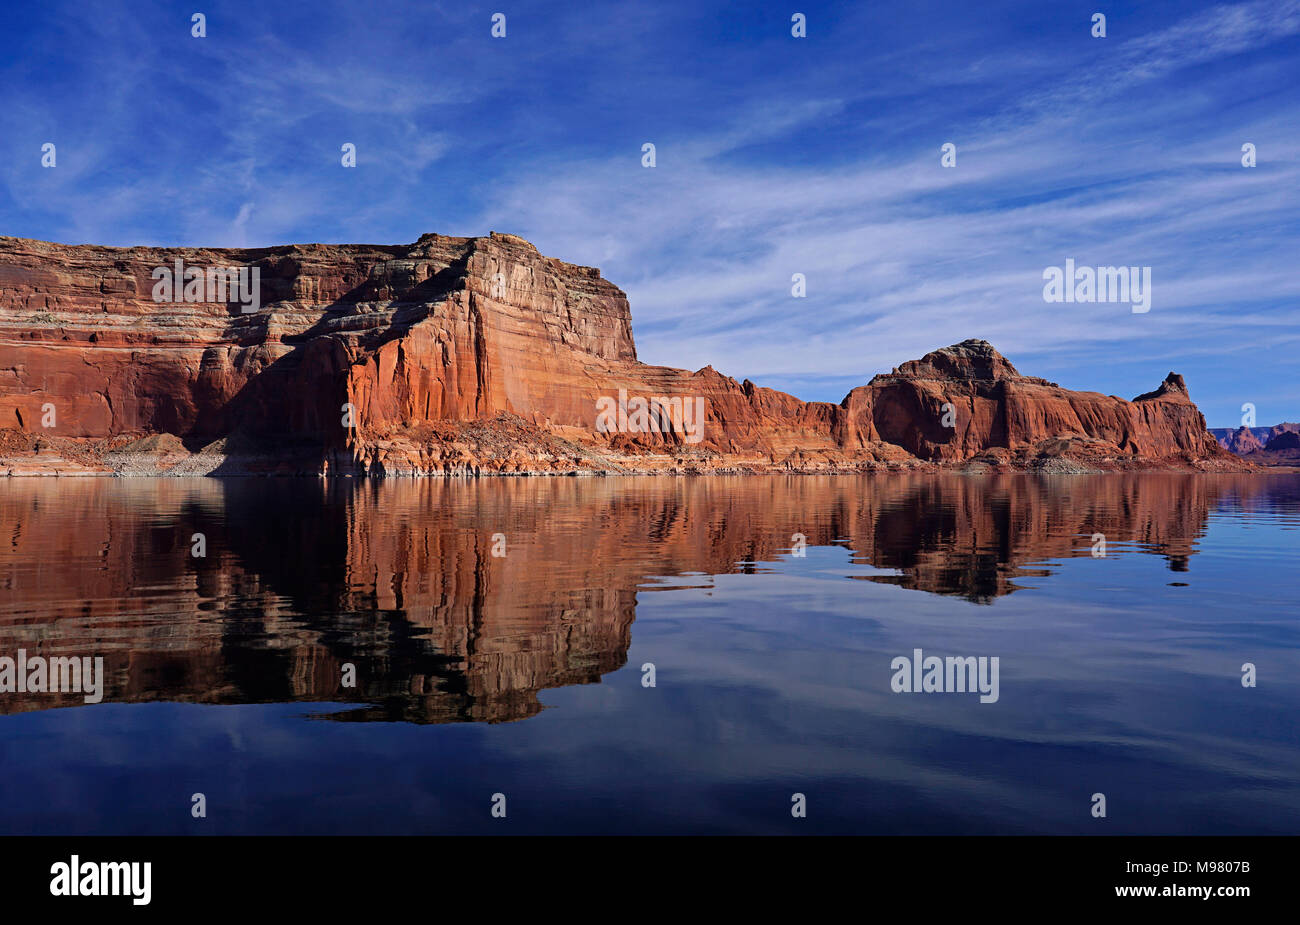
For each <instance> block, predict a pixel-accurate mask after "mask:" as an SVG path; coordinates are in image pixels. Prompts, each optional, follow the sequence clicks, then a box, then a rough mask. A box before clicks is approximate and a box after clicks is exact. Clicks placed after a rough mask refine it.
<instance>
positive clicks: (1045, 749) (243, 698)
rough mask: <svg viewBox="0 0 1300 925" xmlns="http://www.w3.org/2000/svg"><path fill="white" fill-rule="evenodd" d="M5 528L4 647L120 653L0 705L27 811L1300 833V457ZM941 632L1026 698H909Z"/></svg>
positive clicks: (181, 503)
mask: <svg viewBox="0 0 1300 925" xmlns="http://www.w3.org/2000/svg"><path fill="white" fill-rule="evenodd" d="M0 512H2V513H3V520H0V528H2V529H3V532H2V533H0V540H3V542H0V656H14V655H15V654H16V652H17V650H18V649H20V648H23V649H25V650H26V651H27V653H28V654H29V656H30V655H36V654H39V655H42V656H45V657H49V656H59V655H78V656H100V657H102V658H103V659H104V671H105V675H106V679H105V690H104V699H103V702H102V703H99V704H93V705H91V704H85V703H84V697H83V696H82V695H80V694H51V693H18V692H8V693H0V793H2V794H3V796H4V799H3V801H0V832H3V833H6V834H12V833H41V834H60V833H105V834H109V833H112V834H116V833H122V834H127V833H363V832H365V833H412V834H414V833H453V832H499V833H506V832H510V833H541V832H557V833H566V832H576V833H597V832H626V833H649V832H708V833H724V832H738V833H743V832H764V833H782V832H788V833H810V832H859V833H994V834H1002V833H1008V834H1014V833H1096V834H1117V833H1145V834H1183V833H1296V832H1300V733H1298V732H1297V729H1298V726H1300V723H1298V721H1297V717H1300V709H1298V708H1300V604H1298V603H1297V595H1296V575H1297V564H1300V475H1295V474H1284V473H1274V474H1261V475H1241V476H1197V475H1167V474H1150V475H1119V474H1110V475H1096V476H1051V477H1048V476H1032V475H1017V476H957V475H924V476H920V475H903V474H895V475H880V476H870V477H869V476H863V477H856V476H855V477H850V476H842V477H825V478H820V477H789V478H786V477H757V476H751V477H735V478H731V477H708V478H668V477H664V478H581V479H578V478H557V479H492V480H481V481H472V482H470V481H444V480H420V481H389V482H384V483H352V482H343V483H325V482H321V481H315V480H292V479H281V480H276V479H264V480H263V479H228V480H203V479H195V480H182V479H156V480H155V479H122V480H100V479H40V480H34V479H33V480H25V479H8V480H4V481H3V482H0ZM195 533H202V534H203V535H204V538H205V542H206V555H205V556H203V557H195V556H193V555H192V554H191V553H192V542H193V536H194V534H195ZM497 534H500V535H501V536H495V535H497ZM1096 534H1101V535H1102V536H1103V537H1104V542H1105V555H1104V556H1098V555H1094V550H1095V549H1097V550H1098V551H1100V550H1099V547H1098V544H1097V543H1096V542H1095V541H1094V535H1096ZM797 535H798V536H797ZM800 536H801V537H803V542H806V548H803V549H801V548H800V547H801V545H802V543H801V541H800V538H799V537H800ZM494 537H495V538H494ZM494 552H496V553H501V552H504V555H494ZM800 552H802V553H803V554H802V555H800V554H799V553H800ZM916 648H920V649H922V650H923V652H924V653H925V654H926V655H931V654H933V655H938V656H989V657H991V656H996V657H998V659H999V664H1000V678H999V698H998V700H997V702H995V703H981V702H980V698H979V696H978V694H970V693H895V692H894V691H893V690H892V688H891V679H892V678H893V677H894V671H893V670H892V669H891V662H892V660H893V659H894V658H895V657H897V656H909V657H910V656H911V655H912V652H913V650H914V649H916ZM1246 663H1250V664H1252V665H1254V666H1255V671H1256V674H1257V684H1256V686H1254V687H1246V686H1243V684H1242V674H1243V672H1242V666H1243V665H1244V664H1246ZM647 664H653V666H654V675H655V686H654V687H646V686H644V685H643V678H644V677H646V674H647V673H646V672H645V671H643V667H642V666H644V665H647ZM347 665H352V666H354V667H355V674H356V686H355V687H346V686H344V685H343V683H342V680H343V676H344V672H345V666H347ZM195 793H203V794H204V795H205V797H206V801H207V816H206V818H200V819H196V818H194V817H193V816H192V814H191V797H192V795H193V794H195ZM498 793H499V794H503V795H504V796H505V802H506V816H505V818H495V817H493V815H492V813H491V808H492V805H493V794H498ZM795 793H800V794H803V795H804V797H805V799H806V803H807V817H806V818H795V817H794V816H793V815H792V813H791V806H792V795H793V794H795ZM1095 793H1102V794H1104V795H1105V798H1106V817H1105V818H1095V817H1094V816H1093V814H1092V807H1093V799H1092V796H1093V794H1095Z"/></svg>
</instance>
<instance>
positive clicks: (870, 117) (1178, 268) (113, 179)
mask: <svg viewBox="0 0 1300 925" xmlns="http://www.w3.org/2000/svg"><path fill="white" fill-rule="evenodd" d="M196 11H200V12H203V13H204V14H205V15H206V16H207V30H208V35H207V37H206V38H202V39H196V38H192V37H191V36H190V17H191V14H192V13H194V12H196ZM498 11H499V12H503V13H505V14H506V37H505V38H504V39H494V38H492V37H491V35H490V28H491V16H492V14H493V13H494V12H498ZM796 11H798V12H802V13H804V14H806V16H807V23H808V26H807V31H808V36H807V38H804V39H796V38H793V37H792V36H791V35H790V17H791V14H792V13H793V12H796ZM1098 11H1100V12H1103V13H1105V14H1106V16H1107V33H1108V34H1107V37H1106V38H1104V39H1101V38H1093V37H1092V35H1091V34H1090V31H1091V18H1092V14H1093V13H1094V12H1098ZM0 82H2V84H3V87H4V101H5V105H4V106H3V107H0V152H2V154H3V157H0V234H7V235H14V236H19V237H27V238H39V239H43V240H52V241H59V242H65V243H93V244H106V245H119V246H126V245H133V244H152V245H214V246H241V245H247V246H261V245H270V244H284V243H306V242H315V241H323V242H337V243H407V242H410V241H414V240H415V239H416V238H417V237H418V236H419V235H421V234H423V233H425V232H430V231H436V232H440V233H444V234H459V235H476V234H486V233H487V232H488V231H489V230H494V231H508V232H512V233H516V234H520V235H523V236H525V237H527V238H528V239H529V240H531V241H533V242H534V243H535V244H537V246H538V247H539V249H540V250H541V251H542V252H543V253H544V254H548V255H550V256H554V257H559V258H561V259H564V260H567V261H570V262H573V263H581V264H589V265H594V266H599V267H601V268H602V271H603V272H604V275H605V276H606V277H608V278H609V279H611V280H612V281H613V282H615V283H616V284H618V285H619V286H621V287H622V288H623V289H625V290H626V291H627V293H628V295H629V298H630V299H631V303H632V317H633V328H634V332H635V335H636V338H637V344H638V349H639V353H640V356H641V359H643V360H645V361H647V362H652V363H661V364H664V365H671V366H680V367H686V368H690V369H696V368H699V367H701V366H704V365H706V364H712V365H713V366H714V367H715V368H717V369H719V370H720V371H722V372H725V373H727V374H729V375H732V376H735V377H737V378H746V377H748V378H751V379H753V380H754V381H756V382H758V383H760V384H763V385H770V386H773V387H776V388H781V389H785V390H787V391H790V392H792V393H794V394H796V395H798V396H800V397H801V398H807V399H824V400H831V401H838V400H839V399H840V398H842V397H843V395H844V394H845V393H846V392H847V391H848V390H849V389H850V388H852V387H853V386H855V385H859V384H862V383H864V382H866V381H867V380H868V379H870V377H871V376H872V375H873V374H875V373H877V372H881V371H887V370H888V369H889V368H891V367H893V366H895V365H897V364H898V363H900V362H902V361H904V360H907V359H911V358H915V357H918V356H920V355H922V354H923V353H925V352H926V351H928V350H930V349H933V348H935V347H938V346H942V345H946V344H949V343H953V342H956V341H959V340H963V339H965V338H967V337H983V338H985V339H987V340H989V341H991V342H992V343H993V344H994V345H995V346H996V347H998V348H999V349H1000V350H1001V351H1002V352H1003V353H1005V354H1006V355H1007V356H1008V357H1009V358H1010V359H1011V360H1012V361H1013V362H1014V363H1015V364H1016V365H1017V366H1018V367H1019V368H1020V370H1021V371H1022V372H1025V373H1029V374H1033V375H1041V376H1045V377H1047V378H1049V379H1053V380H1055V381H1058V382H1060V383H1061V384H1063V385H1066V386H1068V387H1071V388H1079V389H1094V390H1097V391H1101V392H1106V393H1113V394H1118V395H1122V396H1124V397H1132V396H1134V395H1136V394H1138V393H1140V392H1144V391H1147V390H1149V389H1152V388H1154V387H1155V386H1156V385H1157V384H1158V382H1159V381H1160V379H1162V378H1163V377H1164V375H1165V373H1167V372H1169V371H1170V370H1175V371H1177V372H1180V373H1183V374H1184V375H1185V376H1186V378H1187V381H1188V385H1189V387H1190V389H1191V392H1192V397H1193V398H1194V399H1195V400H1196V401H1197V402H1198V404H1200V406H1201V407H1202V409H1203V410H1204V411H1205V412H1206V416H1207V419H1208V422H1209V424H1210V425H1211V426H1230V425H1236V424H1238V423H1239V422H1240V416H1241V415H1240V407H1241V405H1242V403H1243V402H1252V403H1254V404H1255V405H1256V407H1257V409H1258V420H1259V423H1260V424H1271V423H1275V422H1277V421H1281V420H1284V419H1285V420H1300V383H1297V353H1298V350H1297V348H1298V347H1300V266H1298V265H1300V208H1298V207H1300V182H1298V181H1300V90H1298V89H1297V88H1298V87H1300V0H1254V2H1245V3H1228V4H1222V5H1220V4H1211V3H1205V4H1201V3H1195V2H1150V3H1142V4H1128V3H1118V4H1117V3H1102V2H1091V3H1087V4H1084V3H1074V2H1038V3H998V2H986V3H979V4H973V3H970V2H969V0H950V2H935V3H928V2H908V3H899V4H893V5H886V4H876V3H865V2H864V3H843V4H821V3H818V4H809V3H804V2H803V0H791V2H786V3H782V4H772V3H749V4H743V3H711V2H706V0H691V2H684V3H678V2H673V0H655V2H647V3H631V2H629V3H616V4H615V3H609V4H606V3H597V4H558V3H557V4H539V3H518V2H514V0H494V2H492V3H490V4H487V5H476V4H473V3H441V2H428V0H426V2H420V3H410V4H405V3H388V2H381V0H376V2H370V3H357V2H312V3H292V2H288V3H286V2H278V0H277V2H275V3H258V4H254V3H242V2H240V3H235V2H207V0H190V2H187V3H184V4H179V3H148V2H132V3H116V2H111V0H109V2H96V3H95V4H72V3H58V2H46V3H39V4H37V3H32V4H23V5H21V6H18V5H14V4H10V5H8V6H6V7H5V8H4V9H3V10H2V11H0ZM45 142H54V143H55V144H56V145H57V156H58V165H57V167H55V168H54V169H45V168H42V167H41V164H40V157H41V145H42V144H44V143H45ZM344 142H351V143H354V144H355V145H356V146H357V167H356V168H355V169H346V168H343V167H342V166H341V164H340V157H341V154H340V146H341V145H342V144H343V143H344ZM646 142H651V143H653V144H655V145H656V153H657V165H656V166H655V167H654V168H653V169H647V168H644V167H642V166H641V145H642V144H644V143H646ZM945 142H952V143H954V144H956V145H957V166H956V167H954V168H951V169H945V168H943V167H941V166H940V147H941V145H943V144H944V143H945ZM1246 142H1250V143H1252V144H1254V145H1255V146H1256V149H1257V152H1258V154H1257V156H1258V166H1256V167H1254V168H1245V167H1242V166H1241V146H1242V144H1243V143H1246ZM1066 258H1074V259H1075V260H1076V262H1077V263H1078V264H1079V265H1093V266H1096V265H1136V266H1150V267H1152V279H1153V294H1152V303H1151V310H1150V311H1149V312H1148V313H1146V314H1134V313H1132V312H1131V310H1130V308H1129V306H1127V305H1123V304H1049V303H1045V302H1044V301H1043V297H1042V289H1043V280H1042V274H1043V270H1044V268H1046V267H1049V266H1062V265H1063V264H1064V261H1065V259H1066ZM793 273H803V274H805V276H806V277H807V287H808V296H807V298H805V299H794V298H792V297H791V295H790V285H791V284H790V278H791V275H792V274H793Z"/></svg>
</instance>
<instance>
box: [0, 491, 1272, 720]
mask: <svg viewBox="0 0 1300 925" xmlns="http://www.w3.org/2000/svg"><path fill="white" fill-rule="evenodd" d="M1294 484H1295V483H1294V481H1289V482H1288V481H1279V480H1270V479H1268V478H1266V477H1256V476H1194V475H1163V474H1162V475H1155V474H1153V475H1137V474H1111V475H1105V476H1096V477H1077V476H1076V477H1053V478H1036V477H1034V476H1028V475H1015V476H998V477H990V478H972V477H968V476H935V475H917V476H911V475H891V476H875V477H862V478H855V477H829V478H819V477H808V476H804V477H790V478H781V477H770V478H769V477H739V478H734V479H733V478H716V477H715V478H701V479H671V478H657V479H656V478H650V479H599V480H592V479H581V480H579V479H493V480H483V481H478V482H459V481H457V482H446V481H440V480H421V481H415V482H393V481H388V482H377V483H364V484H362V483H358V484H349V483H346V482H329V483H325V482H318V481H314V480H313V481H300V480H227V481H216V480H193V481H187V480H168V479H163V480H157V481H154V480H148V481H145V480H141V481H139V482H132V481H118V480H114V481H112V482H108V481H100V480H65V479H60V480H58V482H57V483H52V482H50V481H45V480H42V481H39V482H37V481H34V480H33V481H26V480H8V482H7V484H5V485H4V487H3V490H0V512H3V514H4V523H5V524H6V525H7V527H8V530H7V534H8V538H9V542H8V543H7V544H3V547H2V548H0V587H3V588H4V591H5V594H4V595H3V597H2V598H0V654H7V655H12V654H14V652H15V651H16V650H17V649H18V648H20V647H22V648H26V649H27V651H28V652H29V653H30V654H41V655H46V656H54V655H101V656H103V658H104V663H105V669H106V673H107V675H108V679H107V683H106V685H105V694H104V699H105V701H106V702H112V701H128V702H143V701H156V700H168V701H187V702H200V703H251V702H289V701H304V702H313V701H314V702H325V701H336V702H349V703H356V704H357V709H355V710H352V711H345V712H343V713H334V714H330V715H331V717H332V718H335V719H347V720H370V719H375V720H399V721H408V722H419V723H429V722H433V723H442V722H465V721H471V722H497V721H504V720H514V719H521V718H524V717H528V716H531V715H533V714H535V713H536V712H538V711H539V710H540V709H541V705H540V702H539V700H538V693H539V692H540V691H542V690H544V689H546V688H551V687H560V686H565V685H570V684H586V683H592V682H596V681H598V680H599V679H600V677H601V676H602V675H603V674H606V673H608V672H610V671H613V670H615V669H617V668H619V667H621V666H622V665H624V664H625V662H626V660H627V650H628V646H629V643H630V639H631V625H632V621H633V618H634V616H635V607H636V594H637V592H638V589H642V590H644V589H645V588H646V584H647V579H648V578H652V577H656V576H671V575H678V574H682V573H686V572H696V573H699V572H704V573H708V574H719V573H726V572H734V571H737V570H739V569H742V568H743V569H746V570H750V571H753V570H756V569H761V568H762V566H761V565H759V566H757V567H756V566H755V565H753V564H752V563H762V562H765V561H766V562H773V561H775V560H777V559H778V558H779V557H781V556H783V555H785V554H786V553H788V551H789V548H790V546H791V538H792V536H793V535H794V534H796V533H802V534H804V535H805V536H806V537H807V542H808V544H809V545H810V546H828V545H841V546H846V547H848V548H849V549H850V550H852V553H853V559H854V561H856V562H863V563H869V564H871V565H873V566H875V567H878V568H884V569H894V570H897V572H898V574H897V575H893V576H875V577H873V578H872V579H871V580H875V581H887V582H891V583H895V584H899V585H902V586H904V587H906V588H911V589H916V590H921V591H927V592H932V593H938V594H947V595H956V596H960V597H963V598H966V599H968V600H971V601H975V602H987V601H991V600H992V599H994V598H996V597H997V596H999V595H1003V594H1008V593H1011V592H1013V591H1014V590H1015V589H1016V585H1015V583H1014V580H1015V579H1016V578H1017V577H1018V576H1024V575H1029V574H1038V575H1047V574H1050V566H1049V565H1048V564H1045V563H1046V560H1051V559H1057V558H1062V557H1067V556H1088V555H1090V550H1091V540H1090V537H1091V535H1092V534H1094V533H1102V534H1104V535H1105V536H1106V538H1107V542H1108V544H1110V546H1111V549H1112V551H1115V550H1118V549H1119V548H1121V544H1135V545H1136V548H1139V549H1141V550H1143V551H1147V552H1154V553H1157V554H1160V555H1163V556H1165V557H1166V558H1167V560H1168V562H1169V567H1170V568H1171V569H1173V570H1175V571H1186V570H1187V569H1188V568H1189V562H1190V561H1191V558H1192V556H1193V554H1194V552H1195V546H1196V542H1197V539H1198V538H1199V537H1200V536H1201V534H1202V533H1203V531H1204V529H1205V525H1206V522H1207V518H1208V516H1209V514H1210V512H1211V511H1212V510H1213V509H1214V508H1215V507H1216V506H1217V505H1220V504H1224V503H1231V504H1240V505H1243V506H1252V507H1267V506H1268V505H1270V504H1272V503H1273V502H1274V501H1275V500H1280V499H1276V498H1274V495H1275V494H1276V493H1277V492H1279V491H1294V490H1295V489H1294ZM196 532H201V533H203V534H205V536H206V542H207V556H206V557H205V558H194V557H192V556H191V555H190V546H191V535H192V534H194V533H196ZM496 533H502V534H505V545H506V555H505V557H504V558H500V557H495V556H493V555H492V551H493V540H492V536H493V534H496ZM1112 554H1114V553H1113V552H1112ZM740 563H747V564H745V565H740ZM346 663H352V664H354V665H355V666H356V687H355V688H354V689H349V688H344V687H342V686H341V683H340V681H341V677H342V671H343V666H344V665H345V664H346ZM81 702H82V698H81V697H80V695H74V694H69V695H52V694H17V693H8V694H0V712H19V711H24V710H34V709H42V708H46V707H51V706H71V705H75V704H79V703H81Z"/></svg>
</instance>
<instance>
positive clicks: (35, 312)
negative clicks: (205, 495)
mask: <svg viewBox="0 0 1300 925" xmlns="http://www.w3.org/2000/svg"><path fill="white" fill-rule="evenodd" d="M178 260H179V261H182V262H183V265H184V266H187V267H197V268H213V269H230V268H248V269H249V270H250V271H254V270H255V271H256V273H255V274H251V273H250V275H255V277H256V278H257V280H258V286H259V291H258V293H257V297H256V298H254V299H253V300H252V302H253V304H256V305H258V306H259V307H258V309H257V310H256V311H253V312H245V311H244V310H243V308H244V306H241V304H239V303H238V302H235V301H234V300H233V299H232V301H230V302H228V303H219V302H218V303H213V302H176V301H173V302H157V301H155V299H154V286H155V279H156V278H157V277H156V276H155V271H156V270H158V269H159V268H165V267H172V266H174V265H176V261H178ZM620 396H622V399H621V400H620V404H622V403H624V402H625V403H626V405H627V408H626V409H625V410H626V411H627V412H628V413H626V414H624V413H620V414H618V415H615V416H613V418H616V419H617V421H618V424H617V426H615V427H614V428H612V429H611V428H610V427H609V426H608V424H609V421H610V420H611V418H610V417H609V416H607V418H606V420H605V421H604V422H602V421H600V420H598V418H599V414H600V412H599V409H600V408H602V407H604V408H606V409H608V407H609V405H610V402H611V400H619V397H620ZM627 396H632V397H631V398H627ZM700 399H703V402H702V404H701V403H700V402H699V400H700ZM678 400H680V401H678ZM638 402H640V403H641V404H640V406H639V407H638V406H637V403H638ZM695 407H701V408H702V409H703V415H704V418H703V421H702V422H694V423H697V424H698V425H699V426H698V427H691V426H690V425H691V424H692V422H691V421H689V420H680V419H679V418H680V417H681V415H680V413H679V412H678V411H677V410H676V409H679V408H681V409H687V413H688V414H689V412H690V409H693V408H695ZM623 410H624V409H622V408H620V411H623ZM647 421H648V422H649V423H650V426H646V425H647ZM934 467H943V468H960V469H984V468H986V467H992V468H1027V469H1044V470H1048V471H1066V472H1069V471H1090V470H1109V469H1143V468H1148V469H1180V470H1210V471H1221V470H1237V471H1239V470H1244V469H1250V468H1253V466H1252V465H1251V464H1250V463H1248V462H1245V461H1243V460H1241V459H1239V458H1238V457H1237V456H1235V455H1234V454H1232V453H1230V452H1228V451H1227V450H1226V449H1224V448H1223V447H1221V446H1220V445H1219V443H1218V442H1217V441H1216V440H1215V439H1214V437H1213V436H1211V435H1210V434H1209V432H1207V430H1206V427H1205V419H1204V417H1203V416H1202V415H1201V413H1200V411H1198V410H1197V408H1196V405H1195V404H1193V403H1192V401H1191V398H1190V397H1189V396H1188V392H1187V387H1186V385H1185V383H1184V382H1183V379H1182V377H1181V376H1178V375H1176V374H1174V373H1170V374H1169V375H1168V377H1166V378H1165V380H1164V382H1162V383H1161V384H1160V386H1159V387H1158V388H1157V389H1155V390H1154V391H1152V392H1148V393H1146V394H1144V395H1139V396H1137V397H1136V398H1134V399H1133V400H1132V401H1126V400H1124V399H1122V398H1118V397H1115V396H1107V395H1102V394H1099V393H1096V392H1074V391H1070V390H1068V389H1063V388H1061V387H1060V386H1058V385H1056V384H1055V383H1052V382H1048V381H1046V380H1044V379H1038V378H1034V377H1031V376H1022V375H1021V374H1020V373H1019V372H1017V370H1016V368H1015V367H1014V366H1012V365H1011V363H1009V362H1008V361H1007V360H1006V359H1005V358H1004V357H1003V356H1002V355H1000V354H999V353H998V352H997V351H996V350H994V349H993V347H992V346H990V345H989V344H988V343H986V342H984V341H981V340H967V341H963V342H962V343H960V344H954V345H953V346H951V347H945V348H943V349H940V350H936V351H934V352H932V353H929V354H927V355H926V356H924V357H922V358H921V359H919V360H912V361H910V362H907V363H903V364H902V365H901V366H899V367H898V368H897V369H894V370H893V371H892V372H889V373H886V374H882V375H878V376H876V377H875V378H873V379H872V380H871V381H870V382H869V383H867V384H866V385H863V386H859V387H858V388H855V389H853V391H851V392H850V393H849V394H848V395H847V396H845V398H844V400H843V401H841V402H840V403H839V404H832V403H830V402H805V401H800V400H799V399H797V398H795V397H794V396H792V395H787V394H785V393H783V392H778V391H775V390H773V389H768V388H762V387H760V386H757V385H755V384H754V383H752V382H750V381H749V380H745V381H744V382H737V381H736V380H735V379H732V378H730V377H728V376H724V375H722V374H721V373H719V372H717V371H715V370H714V369H713V368H712V367H711V366H706V367H705V368H704V369H700V370H696V371H695V372H689V371H686V370H680V369H672V368H669V367H663V366H650V365H647V364H644V363H641V362H638V360H637V356H636V346H635V344H634V343H633V340H632V319H631V312H630V309H629V306H628V301H627V297H626V296H625V295H624V293H623V292H622V291H621V290H620V289H619V288H618V287H617V286H614V285H613V284H611V283H609V282H608V281H606V280H604V279H602V278H601V275H600V271H599V270H597V269H594V268H592V267H583V266H575V265H573V264H568V263H564V262H562V261H560V260H556V259H554V258H550V257H544V256H542V255H541V254H540V253H538V251H537V249H536V248H535V247H533V245H531V244H529V243H528V242H527V241H525V240H523V239H522V238H519V237H516V236H514V235H509V234H498V233H495V232H494V233H492V234H490V235H489V236H487V237H473V238H460V237H446V236H443V235H436V234H429V235H425V236H423V237H421V238H420V239H419V240H418V241H416V242H415V243H414V244H409V245H362V244H357V245H326V244H306V245H285V246H281V247H269V248H256V249H224V250H219V249H203V248H147V247H131V248H109V247H96V246H88V245H80V246H68V245H60V244H51V243H46V242H41V241H32V240H26V239H20V238H8V237H0V473H5V474H10V475H38V474H39V475H44V474H56V475H72V474H103V475H113V474H120V475H164V474H166V475H226V474H230V475H235V474H249V473H266V474H328V475H369V476H392V475H480V474H529V473H536V474H560V473H576V474H615V473H639V472H649V473H659V472H668V473H706V472H751V471H752V472H757V471H792V472H853V471H869V470H879V469H913V468H934Z"/></svg>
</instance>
